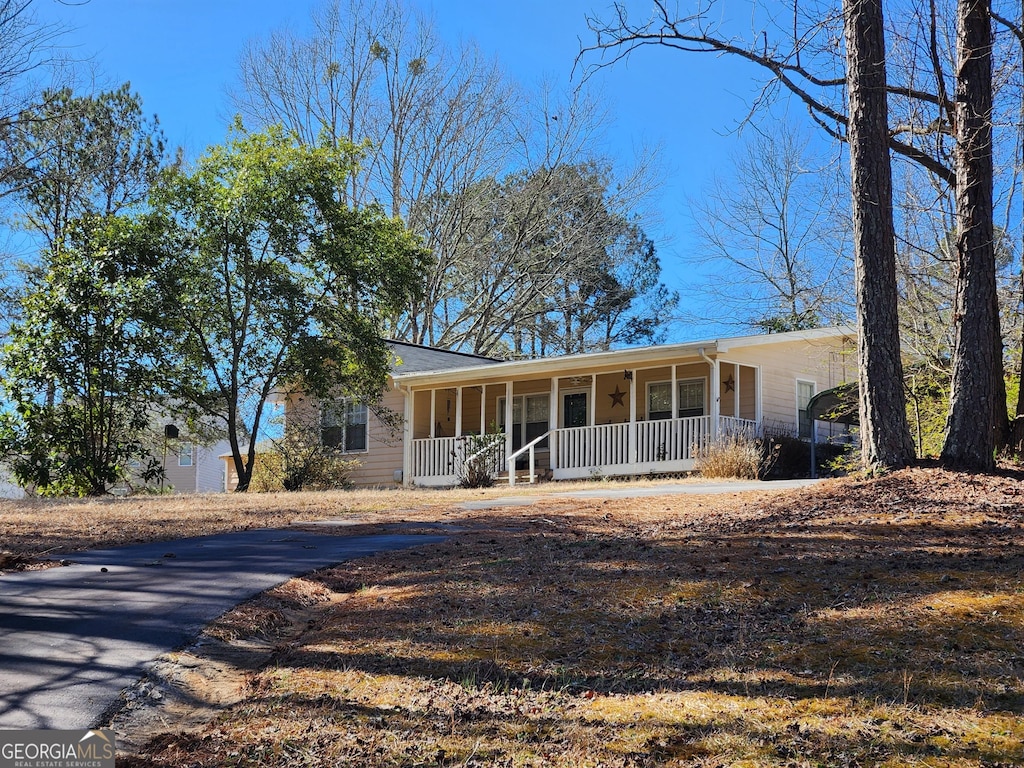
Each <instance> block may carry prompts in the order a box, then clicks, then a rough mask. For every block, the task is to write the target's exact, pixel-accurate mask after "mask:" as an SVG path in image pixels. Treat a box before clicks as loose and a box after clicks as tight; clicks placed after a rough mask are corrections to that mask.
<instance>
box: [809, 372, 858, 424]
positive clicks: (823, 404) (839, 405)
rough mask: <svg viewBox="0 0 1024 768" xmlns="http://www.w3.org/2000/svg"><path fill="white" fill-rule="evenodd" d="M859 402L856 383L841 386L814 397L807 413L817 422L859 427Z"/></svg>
mask: <svg viewBox="0 0 1024 768" xmlns="http://www.w3.org/2000/svg"><path fill="white" fill-rule="evenodd" d="M859 400H860V391H859V388H858V386H857V383H856V382H853V383H851V384H840V385H839V386H838V387H833V388H832V389H826V390H825V391H824V392H819V393H818V394H816V395H815V396H814V397H812V398H811V400H810V402H809V403H808V404H807V411H808V413H809V414H810V417H811V418H812V419H814V420H815V421H832V422H835V423H837V424H847V425H849V426H857V425H858V424H859V423H860V414H859V411H858V401H859Z"/></svg>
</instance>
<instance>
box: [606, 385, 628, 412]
mask: <svg viewBox="0 0 1024 768" xmlns="http://www.w3.org/2000/svg"><path fill="white" fill-rule="evenodd" d="M627 394H629V393H628V392H620V391H619V385H618V384H616V385H615V391H614V392H609V393H608V397H610V398H611V399H612V408H614V407H615V406H616V405H621V406H625V405H626V404H625V403H624V402H623V401H622V398H624V397H625V396H626V395H627Z"/></svg>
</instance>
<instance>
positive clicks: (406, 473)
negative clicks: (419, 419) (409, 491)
mask: <svg viewBox="0 0 1024 768" xmlns="http://www.w3.org/2000/svg"><path fill="white" fill-rule="evenodd" d="M399 389H400V390H401V392H402V394H403V395H405V403H404V405H405V408H404V409H403V410H404V413H403V417H404V419H405V420H404V421H403V422H402V485H405V486H410V485H412V481H413V476H412V474H413V473H412V469H413V468H412V439H413V436H414V433H413V431H412V427H413V401H414V400H415V399H416V397H415V395H413V393H412V390H411V389H405V388H404V387H401V386H400V387H399Z"/></svg>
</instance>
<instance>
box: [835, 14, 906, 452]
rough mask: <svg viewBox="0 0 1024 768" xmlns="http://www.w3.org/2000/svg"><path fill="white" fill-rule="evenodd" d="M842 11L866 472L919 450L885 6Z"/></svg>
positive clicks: (861, 408)
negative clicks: (902, 281)
mask: <svg viewBox="0 0 1024 768" xmlns="http://www.w3.org/2000/svg"><path fill="white" fill-rule="evenodd" d="M843 12H844V20H845V32H846V56H847V65H846V81H847V90H848V94H849V96H848V98H849V122H848V126H847V138H848V141H849V146H850V180H851V189H852V193H853V229H854V273H855V281H856V293H857V297H856V298H857V358H858V377H859V383H860V428H861V435H860V437H861V450H862V457H863V461H864V465H865V467H866V468H868V469H871V470H875V469H896V468H899V467H904V466H906V465H907V464H908V463H910V462H911V461H912V460H913V458H914V445H913V441H912V440H911V438H910V430H909V428H908V426H907V412H906V397H905V395H904V391H903V363H902V361H901V359H900V337H899V323H898V320H897V315H896V309H897V300H898V299H897V292H896V243H895V228H894V225H893V214H892V169H891V166H890V163H889V131H888V120H889V113H888V106H887V103H886V92H885V86H886V74H885V34H884V28H883V23H882V21H883V19H882V2H881V0H845V1H844V4H843Z"/></svg>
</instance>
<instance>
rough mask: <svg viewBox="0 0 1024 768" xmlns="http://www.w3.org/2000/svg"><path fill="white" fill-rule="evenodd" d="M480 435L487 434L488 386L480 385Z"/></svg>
mask: <svg viewBox="0 0 1024 768" xmlns="http://www.w3.org/2000/svg"><path fill="white" fill-rule="evenodd" d="M480 434H481V435H486V434H487V385H486V384H481V385H480Z"/></svg>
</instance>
